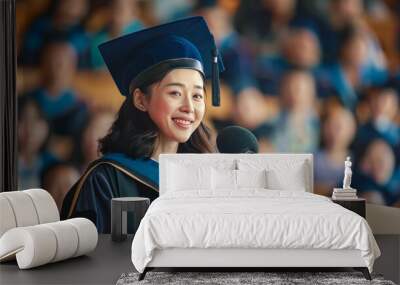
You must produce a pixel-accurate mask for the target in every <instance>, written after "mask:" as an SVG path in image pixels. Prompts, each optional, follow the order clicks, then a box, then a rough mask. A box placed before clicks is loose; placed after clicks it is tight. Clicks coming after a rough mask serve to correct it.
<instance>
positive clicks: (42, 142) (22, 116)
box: [18, 96, 55, 190]
mask: <svg viewBox="0 0 400 285" xmlns="http://www.w3.org/2000/svg"><path fill="white" fill-rule="evenodd" d="M48 135H49V126H48V124H47V122H46V119H45V117H44V115H43V113H42V112H41V110H40V108H39V106H38V105H37V103H36V102H35V101H33V100H32V99H31V98H29V97H26V96H24V97H20V98H18V188H19V189H21V190H23V189H28V188H37V187H40V175H41V173H42V171H43V169H44V168H46V167H47V166H48V165H49V164H51V163H53V162H54V161H55V158H54V157H53V156H52V155H51V154H50V153H48V152H47V151H46V150H45V147H46V141H47V138H48Z"/></svg>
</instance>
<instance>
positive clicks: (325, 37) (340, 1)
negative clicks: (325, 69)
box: [314, 0, 386, 69]
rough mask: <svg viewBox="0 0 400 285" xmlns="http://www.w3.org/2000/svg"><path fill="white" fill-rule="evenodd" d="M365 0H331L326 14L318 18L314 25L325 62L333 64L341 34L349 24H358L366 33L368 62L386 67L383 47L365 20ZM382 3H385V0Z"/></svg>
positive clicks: (376, 66) (338, 48)
mask: <svg viewBox="0 0 400 285" xmlns="http://www.w3.org/2000/svg"><path fill="white" fill-rule="evenodd" d="M363 2H367V1H363V0H350V1H349V0H330V1H329V3H328V5H327V11H326V13H325V14H322V16H321V17H320V18H319V19H317V21H316V24H315V25H314V27H315V30H316V32H317V34H318V37H319V41H320V43H321V48H322V50H323V51H324V52H323V58H322V60H323V63H324V64H332V63H334V62H335V61H336V58H337V53H338V52H339V50H340V46H341V44H340V41H341V39H340V37H341V36H340V34H341V32H342V31H343V30H344V29H346V27H347V26H349V25H354V26H357V27H358V28H359V29H361V30H363V32H364V33H365V41H366V46H367V47H366V49H367V51H366V53H367V59H366V63H367V64H368V65H371V66H372V67H373V68H375V69H384V68H385V67H386V60H385V58H384V55H383V52H382V49H381V47H380V45H379V42H378V40H377V39H376V37H375V35H374V34H373V32H372V31H371V30H370V29H369V28H368V25H367V22H366V20H365V18H366V17H365V16H366V11H365V9H364V3H363ZM380 4H382V5H384V3H383V1H380Z"/></svg>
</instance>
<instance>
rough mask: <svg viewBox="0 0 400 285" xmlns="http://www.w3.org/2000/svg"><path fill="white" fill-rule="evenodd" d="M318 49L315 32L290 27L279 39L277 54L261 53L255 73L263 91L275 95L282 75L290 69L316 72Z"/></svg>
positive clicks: (318, 56)
mask: <svg viewBox="0 0 400 285" xmlns="http://www.w3.org/2000/svg"><path fill="white" fill-rule="evenodd" d="M319 59H320V49H319V43H318V39H317V37H316V36H315V34H314V33H313V32H312V31H311V30H309V29H306V28H292V29H290V30H289V32H288V34H287V35H286V36H284V37H282V39H281V43H280V52H279V53H278V54H261V55H260V57H259V59H258V60H257V63H256V66H255V74H256V77H257V80H258V83H259V86H260V89H261V91H262V92H263V93H265V94H268V95H277V94H278V93H279V86H280V80H281V78H282V76H284V74H285V73H286V72H288V71H290V70H291V69H304V70H307V71H309V72H311V73H313V74H314V73H317V72H318V66H319Z"/></svg>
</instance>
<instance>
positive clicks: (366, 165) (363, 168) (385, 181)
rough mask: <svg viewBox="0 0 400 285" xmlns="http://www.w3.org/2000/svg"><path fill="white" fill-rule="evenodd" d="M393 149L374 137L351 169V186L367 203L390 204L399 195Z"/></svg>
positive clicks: (399, 189)
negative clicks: (352, 169)
mask: <svg viewBox="0 0 400 285" xmlns="http://www.w3.org/2000/svg"><path fill="white" fill-rule="evenodd" d="M395 171H396V169H395V157H394V153H393V149H392V148H391V147H390V145H388V144H387V143H386V142H385V141H383V140H381V139H375V140H373V141H371V142H370V144H368V146H367V147H366V148H365V152H364V154H363V155H362V156H361V157H359V158H358V162H357V164H356V167H355V169H354V171H353V179H352V184H351V185H352V187H353V188H356V189H357V190H358V194H359V196H361V197H366V198H367V199H368V198H369V199H370V200H368V202H369V203H380V204H386V205H391V204H393V203H394V202H396V201H397V200H398V198H399V197H400V183H399V181H398V177H396V172H395Z"/></svg>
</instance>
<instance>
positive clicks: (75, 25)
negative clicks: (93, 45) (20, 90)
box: [19, 0, 90, 67]
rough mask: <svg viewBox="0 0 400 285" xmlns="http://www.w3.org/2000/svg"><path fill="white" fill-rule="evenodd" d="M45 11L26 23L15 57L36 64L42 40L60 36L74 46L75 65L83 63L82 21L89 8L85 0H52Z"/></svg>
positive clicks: (85, 39) (86, 42)
mask: <svg viewBox="0 0 400 285" xmlns="http://www.w3.org/2000/svg"><path fill="white" fill-rule="evenodd" d="M50 3H51V4H50V7H49V10H48V11H45V13H44V14H43V15H41V16H39V17H38V18H37V19H35V20H34V21H33V23H32V24H31V25H29V29H28V31H27V32H26V34H25V36H24V39H23V46H22V50H21V53H20V56H19V61H20V63H21V64H23V65H31V66H34V65H37V64H38V63H39V58H40V54H41V52H42V49H43V47H44V44H45V43H46V42H47V41H50V40H59V39H63V40H65V41H68V42H69V43H70V44H71V45H72V46H73V47H74V48H75V50H76V52H77V55H78V61H79V66H81V67H85V66H87V52H88V48H89V37H88V34H87V32H86V31H85V29H84V27H83V21H84V19H85V17H86V16H87V13H88V12H89V3H90V2H89V0H54V1H51V2H50Z"/></svg>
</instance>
